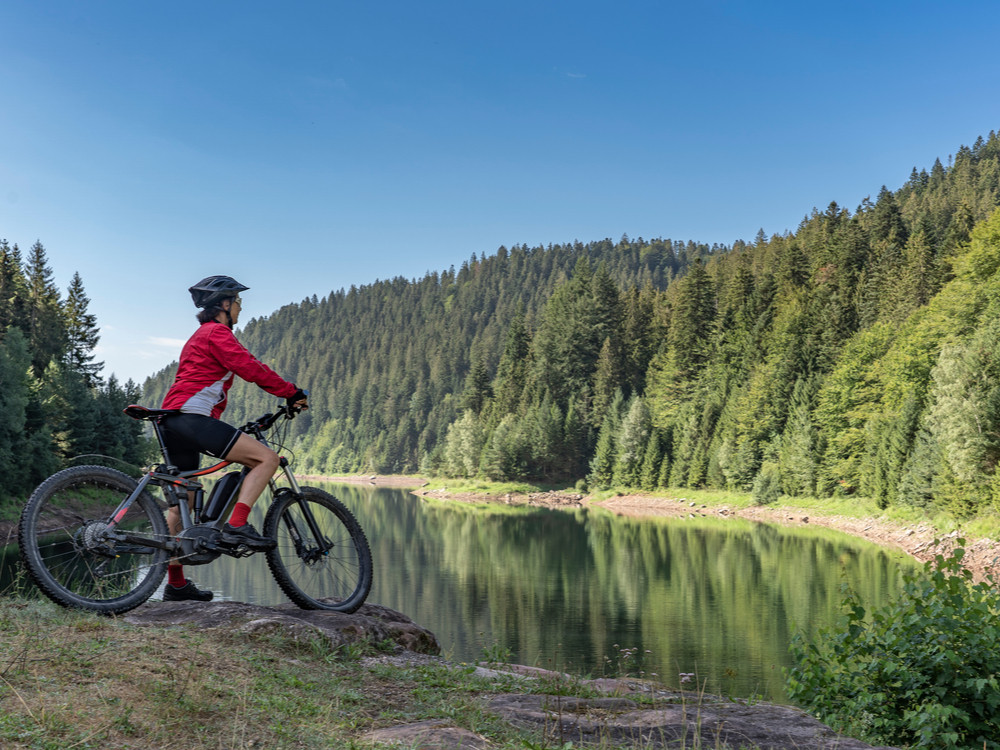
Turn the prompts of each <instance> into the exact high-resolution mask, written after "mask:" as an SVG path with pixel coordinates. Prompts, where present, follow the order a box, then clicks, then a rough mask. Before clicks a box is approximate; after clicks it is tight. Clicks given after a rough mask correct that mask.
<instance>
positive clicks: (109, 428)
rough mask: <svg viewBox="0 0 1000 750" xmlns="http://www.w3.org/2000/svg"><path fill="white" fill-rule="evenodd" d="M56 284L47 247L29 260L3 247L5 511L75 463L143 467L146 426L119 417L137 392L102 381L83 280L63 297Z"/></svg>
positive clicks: (0, 499) (0, 460) (1, 464)
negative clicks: (86, 458)
mask: <svg viewBox="0 0 1000 750" xmlns="http://www.w3.org/2000/svg"><path fill="white" fill-rule="evenodd" d="M52 279H53V274H52V269H51V268H50V267H49V265H48V258H47V256H46V253H45V248H44V247H43V245H42V244H41V242H36V243H35V244H34V245H32V246H31V250H30V251H29V253H28V258H27V259H26V260H25V259H23V257H22V255H21V251H20V249H19V248H18V246H17V245H16V244H15V245H11V244H10V243H9V242H8V241H7V240H0V478H2V479H0V506H2V505H3V503H4V502H5V501H10V500H12V499H15V498H23V497H26V496H27V494H28V493H29V492H31V490H32V489H34V487H35V486H36V485H37V484H38V483H39V482H40V481H41V480H42V479H44V478H45V477H47V476H48V475H49V474H51V473H52V472H54V471H56V470H57V469H59V468H61V467H62V465H63V464H64V463H65V462H66V461H68V460H70V459H71V458H73V457H74V456H81V455H83V454H100V455H102V456H106V457H110V458H112V459H120V460H123V461H125V462H127V463H133V464H134V463H140V462H142V461H143V460H144V452H145V450H146V443H145V441H144V440H143V439H142V436H141V429H140V426H139V424H138V423H136V422H134V421H133V420H130V419H128V418H127V417H125V416H123V415H122V413H121V410H122V409H123V408H124V407H125V406H126V405H127V404H129V403H132V402H134V401H135V400H136V399H137V398H138V394H139V387H138V385H136V384H135V383H133V382H132V381H131V380H130V381H128V382H127V383H125V385H124V386H123V385H121V384H120V383H119V382H118V381H117V380H116V379H115V378H114V376H112V377H110V378H109V379H108V380H107V381H106V382H105V381H104V380H103V378H102V377H101V374H100V373H101V369H102V367H103V366H102V364H101V363H100V362H94V361H93V360H94V354H93V349H94V347H95V346H96V345H97V342H98V340H99V339H100V335H99V330H98V326H97V321H96V319H95V317H94V316H93V315H92V314H91V313H89V312H88V311H87V308H88V306H89V304H90V300H89V299H88V298H87V294H86V291H85V289H84V286H83V281H82V280H81V278H80V275H79V274H74V276H73V281H72V283H71V284H70V287H69V289H68V290H67V295H66V297H65V298H63V296H62V294H61V293H60V292H59V290H58V289H57V288H56V287H55V284H54V283H53V280H52ZM91 462H98V463H99V462H100V460H98V459H92V460H91Z"/></svg>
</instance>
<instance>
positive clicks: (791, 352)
mask: <svg viewBox="0 0 1000 750" xmlns="http://www.w3.org/2000/svg"><path fill="white" fill-rule="evenodd" d="M998 206H1000V136H997V135H996V134H995V133H990V135H989V137H988V138H979V139H977V141H976V143H975V144H974V145H973V146H971V147H968V146H962V147H961V148H959V149H958V151H957V153H955V154H954V155H953V156H949V157H948V158H947V160H946V162H945V163H942V161H941V160H940V159H937V160H935V161H934V162H933V165H932V166H931V167H930V168H929V169H927V168H922V169H917V168H914V169H913V171H912V172H911V174H910V175H909V178H908V179H907V180H906V181H905V182H904V183H903V184H902V186H901V187H899V188H898V189H896V190H894V191H893V190H890V189H888V188H886V187H882V188H881V189H880V190H877V191H873V194H872V196H870V197H869V198H866V199H865V200H864V201H863V202H862V203H861V205H859V206H857V207H856V208H854V209H853V210H850V209H848V208H846V207H842V206H839V205H837V204H836V203H831V204H830V205H828V206H827V207H826V208H824V209H822V210H820V209H813V210H812V212H811V213H809V214H808V215H806V216H805V217H804V218H803V220H802V222H801V223H800V225H799V226H798V227H797V229H796V230H795V231H794V232H787V233H785V234H782V235H773V236H767V235H765V234H764V232H763V231H761V232H759V233H758V235H757V236H756V237H755V238H754V239H753V241H752V242H742V241H741V242H736V243H734V244H733V245H732V246H719V245H713V246H708V245H704V244H697V243H695V242H691V241H675V240H670V239H648V240H647V239H643V238H628V237H622V238H621V239H620V240H618V241H617V242H615V241H612V240H602V241H597V242H589V243H581V242H573V243H570V244H562V245H549V246H547V247H528V246H523V245H518V246H514V247H511V248H507V247H501V248H499V249H498V250H497V251H496V252H495V253H494V254H493V255H490V256H486V255H479V256H476V255H473V256H472V257H471V258H469V260H467V261H466V262H464V263H462V265H461V267H460V268H459V269H458V270H455V269H454V268H450V269H448V270H446V271H439V272H430V273H428V274H426V275H425V276H424V277H423V278H422V279H404V278H394V279H388V280H380V281H376V282H374V283H372V284H370V285H365V286H362V287H352V288H350V289H348V290H345V289H341V290H339V291H335V292H331V293H330V294H327V295H325V296H323V297H322V298H320V297H318V296H312V297H309V298H306V299H304V300H303V301H302V302H300V303H298V304H291V305H287V306H285V307H283V308H281V309H279V310H277V311H275V312H273V313H272V314H270V315H268V316H267V317H263V318H255V319H253V320H251V321H250V322H249V323H247V324H246V325H245V326H243V328H242V329H241V330H240V331H238V335H239V337H240V339H241V340H242V341H243V343H244V344H245V345H246V346H247V347H248V348H249V349H250V350H251V351H252V352H254V353H255V354H256V355H257V356H259V357H260V358H261V359H262V360H263V361H265V362H267V363H269V364H271V365H272V366H273V367H274V368H275V369H276V370H277V371H278V372H279V373H281V374H282V375H283V376H285V377H287V378H289V379H291V380H294V381H295V382H297V383H298V384H300V385H301V386H303V387H306V388H309V389H310V391H311V405H312V408H311V409H310V410H309V412H308V413H306V414H305V415H303V416H302V417H301V418H299V419H297V420H295V422H293V423H292V425H291V427H292V430H293V433H294V438H293V439H294V445H293V446H292V447H293V448H294V452H295V457H296V467H297V469H298V470H300V471H304V472H311V473H320V474H329V475H332V474H340V473H346V472H372V473H380V474H382V473H406V472H421V473H426V474H433V475H440V474H446V475H452V476H476V475H481V476H486V477H490V478H493V479H498V480H499V479H504V480H507V479H509V480H521V479H523V480H530V481H558V482H570V483H573V482H578V481H580V480H582V481H585V482H586V483H587V484H588V486H590V487H603V486H622V487H635V488H640V489H647V490H652V489H655V488H669V487H715V488H730V489H736V490H741V491H752V492H753V493H754V496H755V497H756V498H757V499H758V501H760V502H768V501H770V500H773V499H775V498H776V497H777V496H779V495H780V494H791V495H820V496H830V495H852V494H857V495H861V496H865V497H874V498H877V499H878V501H879V503H880V504H881V505H883V506H888V505H891V504H906V505H911V506H916V507H922V508H927V509H928V510H931V509H934V510H937V509H942V510H945V511H947V512H950V513H953V514H955V515H966V514H970V513H975V512H977V511H980V510H991V509H993V508H994V507H995V505H996V504H998V503H1000V476H998V474H997V464H998V462H1000V343H998V341H1000V337H998V335H997V333H998V331H997V330H996V329H997V328H1000V323H997V322H996V321H997V320H998V319H1000V315H998V313H1000V273H998V272H1000V213H998V212H997V207H998ZM37 247H39V248H40V245H38V246H37ZM35 254H36V251H35V250H34V249H33V255H32V258H29V262H28V263H26V264H23V269H22V270H20V271H18V270H17V269H18V268H19V267H21V265H22V264H21V263H20V260H19V257H18V254H17V250H16V248H14V249H11V248H8V247H7V246H6V245H4V255H3V256H2V257H3V258H5V259H6V260H4V263H5V265H4V267H3V268H4V270H3V273H4V276H3V277H2V279H0V284H2V285H6V286H0V289H3V290H4V296H3V298H2V299H0V302H2V303H3V305H5V306H4V307H0V315H4V316H6V317H4V318H0V330H4V329H6V334H5V338H4V340H3V346H2V348H0V367H2V368H7V370H5V371H4V374H3V376H2V377H3V380H4V382H5V383H6V382H7V377H8V375H7V372H8V371H10V372H22V371H25V372H28V375H27V376H25V377H24V378H23V379H22V380H23V382H22V383H21V385H20V386H19V388H21V392H22V393H23V395H22V396H19V397H17V398H20V399H21V401H23V403H24V404H25V405H24V407H23V413H24V416H23V417H22V423H23V424H25V425H29V427H28V428H27V429H23V430H16V429H15V430H11V429H9V428H4V431H3V432H0V467H4V468H5V467H7V465H8V463H9V462H10V461H11V460H20V459H21V457H22V456H23V452H22V449H21V448H18V446H23V445H27V443H25V441H30V440H35V441H36V443H37V444H44V445H46V446H48V448H49V449H50V458H49V459H48V461H49V464H50V465H51V464H55V463H58V461H59V460H60V459H61V458H64V457H65V456H67V455H70V454H71V453H73V452H80V451H79V450H77V445H80V446H83V445H84V444H85V440H84V438H81V437H76V433H74V432H73V430H74V429H81V428H77V427H74V425H73V424H71V423H70V422H71V421H72V420H69V419H68V418H67V417H65V416H64V415H67V414H69V413H71V412H70V411H67V410H65V409H62V410H60V409H56V408H54V407H52V406H51V405H49V404H51V403H54V402H52V401H51V398H50V397H49V396H47V395H45V394H46V393H47V391H46V389H50V390H58V391H59V393H60V394H62V395H61V396H60V397H61V398H63V399H64V400H66V401H67V402H72V403H77V401H74V400H73V399H79V395H78V393H77V391H73V393H74V394H77V395H74V396H73V397H72V398H70V396H67V395H65V394H66V393H67V392H68V391H69V390H71V389H70V387H69V386H68V385H63V386H60V388H59V389H56V388H55V386H54V385H53V384H54V383H56V382H62V380H60V378H62V379H63V380H66V381H67V382H70V381H71V382H73V383H75V384H76V385H74V386H73V388H77V389H79V388H82V389H83V390H85V391H87V393H88V394H89V395H88V399H89V400H85V401H81V402H79V403H87V404H91V406H92V408H95V409H96V408H99V405H101V404H105V402H108V403H111V402H114V401H115V400H116V399H117V398H118V395H119V394H120V392H122V391H128V390H129V388H130V387H131V386H127V387H126V388H124V389H123V388H121V387H120V386H118V384H117V383H111V382H109V383H107V384H102V383H100V382H99V381H97V380H96V374H95V371H94V370H93V369H90V370H88V369H87V367H88V362H89V361H87V360H86V359H85V355H86V352H87V351H88V345H87V344H86V341H85V337H84V336H83V335H82V333H81V331H83V330H88V331H89V332H90V333H91V334H93V335H96V325H95V324H94V323H91V324H90V328H89V329H88V327H87V325H83V326H82V327H81V326H80V325H79V324H72V323H71V321H72V320H73V313H72V312H70V310H71V308H72V305H71V303H70V299H69V298H68V299H67V300H65V301H62V300H60V299H59V297H58V294H56V293H55V292H54V290H52V289H49V291H48V293H47V294H48V296H47V297H45V299H46V300H48V301H47V302H45V303H44V304H43V303H42V298H43V297H44V295H42V296H39V293H38V292H35V291H33V290H34V286H33V284H34V283H35V282H34V281H33V280H32V279H33V276H34V275H37V274H38V273H40V272H39V271H38V270H34V268H33V265H34V264H37V262H39V261H38V259H37V258H35V257H34V256H35ZM41 254H42V266H43V267H44V253H43V251H42V252H41ZM8 266H10V267H12V268H14V269H15V272H14V273H13V275H11V274H10V272H9V271H8V270H7V269H8ZM42 275H43V276H44V273H43V274H42ZM8 276H11V278H14V279H15V281H14V282H13V283H14V286H13V287H11V286H10V285H9V284H10V283H11V282H9V281H7V278H8ZM332 281H333V280H332ZM18 285H20V286H18ZM43 286H44V285H43ZM11 288H17V289H20V288H23V290H24V291H23V292H19V293H18V294H16V295H14V296H13V297H12V296H11V295H10V294H9V293H8V292H7V291H6V290H8V289H11ZM72 294H73V292H72V290H71V297H72ZM77 294H78V295H81V296H82V287H81V289H80V290H79V291H78V293H77ZM15 298H16V300H19V301H18V302H16V304H17V305H19V306H20V307H12V304H14V303H12V302H11V301H10V300H11V299H15ZM84 299H85V297H84ZM46 305H47V307H46ZM84 309H85V305H84ZM40 310H49V311H50V314H52V315H56V316H57V317H58V318H59V320H60V321H63V323H62V324H61V325H62V326H63V328H62V329H60V330H62V331H63V335H62V338H60V339H59V340H58V341H56V340H52V341H44V340H42V338H41V335H40V333H39V331H41V330H45V331H47V332H48V331H50V330H51V327H36V326H35V324H34V323H31V322H29V321H31V320H34V318H33V317H32V316H33V315H36V314H40V312H38V311H40ZM32 311H34V312H32ZM12 323H13V325H12ZM195 325H196V323H195V321H194V317H193V315H192V330H193V328H194V326H195ZM81 355H82V356H81ZM22 365H24V367H22ZM172 375H173V368H167V369H165V370H164V371H162V372H160V373H157V374H156V375H154V376H153V377H151V378H150V379H148V380H147V382H146V383H145V384H144V386H143V393H142V398H141V400H142V402H143V403H147V404H149V405H154V406H155V405H158V403H159V400H160V399H161V398H162V396H163V394H164V393H165V391H166V389H167V387H168V386H169V384H170V381H171V378H172ZM82 392H83V391H79V393H82ZM0 398H3V399H6V400H7V401H6V402H5V403H8V402H10V399H11V398H13V397H12V396H11V395H10V394H9V393H3V394H0ZM19 403H20V402H19ZM275 403H276V401H275V399H274V398H273V397H271V396H268V395H267V394H265V393H264V392H262V391H260V390H259V389H257V388H256V387H255V386H247V385H245V384H239V385H237V386H236V387H234V389H233V392H232V394H231V398H230V404H231V406H230V408H229V410H228V411H227V413H226V419H227V420H228V421H230V422H232V423H236V424H239V423H241V422H242V421H244V420H246V419H249V418H251V417H255V416H259V414H260V413H263V412H265V411H268V410H270V409H272V408H273V406H274V404H275ZM100 408H103V407H100ZM46 409H48V411H47V412H46V411H45V410H46ZM2 413H3V415H4V419H7V418H8V410H7V409H6V408H4V409H3V410H2ZM53 415H59V419H61V420H62V421H53ZM32 420H34V421H32ZM32 425H33V426H32ZM116 429H117V428H116ZM109 434H110V433H109ZM90 439H92V440H98V439H99V438H98V437H97V436H96V435H95V436H94V437H93V438H90ZM13 440H17V441H20V442H18V443H17V444H16V445H15V443H14V442H11V441H13ZM116 440H119V442H120V443H121V446H123V447H120V448H112V449H109V450H112V451H113V450H118V451H119V453H121V454H123V455H124V454H125V453H127V451H128V450H129V448H127V447H124V446H126V443H125V442H121V440H120V439H118V438H116ZM74 441H76V442H74ZM116 444H117V443H116ZM95 445H96V443H95ZM128 445H132V444H131V443H129V444H128ZM88 450H90V448H88ZM5 461H6V462H7V463H5ZM5 475H6V476H10V474H9V473H6V474H5Z"/></svg>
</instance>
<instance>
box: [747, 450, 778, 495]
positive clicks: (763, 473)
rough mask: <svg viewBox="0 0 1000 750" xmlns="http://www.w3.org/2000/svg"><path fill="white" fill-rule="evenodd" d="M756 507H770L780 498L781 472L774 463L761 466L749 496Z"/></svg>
mask: <svg viewBox="0 0 1000 750" xmlns="http://www.w3.org/2000/svg"><path fill="white" fill-rule="evenodd" d="M751 497H753V501H754V502H755V503H756V504H757V505H770V504H771V503H776V502H778V499H779V498H780V497H781V470H780V469H779V468H778V464H776V463H775V462H774V461H765V462H764V463H763V464H761V467H760V473H759V474H758V475H757V478H756V479H755V480H754V483H753V493H752V495H751Z"/></svg>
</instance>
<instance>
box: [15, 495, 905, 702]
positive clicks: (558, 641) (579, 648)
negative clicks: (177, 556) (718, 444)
mask: <svg viewBox="0 0 1000 750" xmlns="http://www.w3.org/2000/svg"><path fill="white" fill-rule="evenodd" d="M311 484H314V485H316V486H319V487H322V488H323V489H325V490H327V491H328V492H331V493H332V494H334V495H336V496H337V497H339V498H340V499H341V500H342V501H344V503H345V504H346V505H347V506H348V507H350V508H351V510H352V511H353V512H354V514H355V515H356V516H357V518H358V520H359V521H360V523H361V525H362V527H363V528H364V529H365V531H366V533H367V535H368V539H369V542H370V544H371V548H372V555H373V557H374V561H375V571H374V583H373V585H372V591H371V594H370V596H369V598H368V601H369V602H371V603H377V604H382V605H385V606H387V607H391V608H392V609H396V610H398V611H400V612H403V613H404V614H406V615H407V616H409V617H410V618H412V619H413V620H414V621H415V622H417V623H419V624H420V625H423V626H424V627H426V628H428V629H429V630H431V631H432V632H433V633H434V634H435V635H436V636H437V637H438V640H439V642H440V643H441V646H442V649H443V652H444V655H445V656H447V657H449V658H451V659H453V660H456V661H467V662H472V661H477V660H480V659H482V658H484V657H486V656H497V655H499V656H505V657H508V658H509V660H510V661H513V662H516V663H521V664H529V665H533V666H539V667H544V668H548V669H559V670H564V671H567V672H570V673H573V674H578V675H592V676H619V675H623V674H629V675H632V676H636V675H639V674H643V675H645V676H648V677H653V678H655V679H658V680H660V681H662V682H664V683H666V684H668V685H673V686H677V685H678V684H679V679H680V678H679V675H681V674H693V675H695V676H696V677H695V678H693V679H692V681H691V682H690V683H689V684H688V685H687V686H688V687H691V688H692V689H695V685H696V684H697V687H698V688H702V689H704V690H707V691H708V692H710V693H718V694H723V695H729V696H732V697H743V698H748V697H757V698H763V699H766V700H772V701H777V702H782V701H785V700H786V698H785V692H784V686H783V685H784V676H783V674H782V667H785V666H788V665H790V660H789V656H788V643H789V640H790V638H791V635H792V633H793V632H795V631H796V629H800V628H801V629H804V630H806V631H807V632H810V633H816V632H817V631H818V630H819V629H820V628H824V627H828V626H829V625H831V624H832V623H834V622H835V621H836V619H837V617H838V615H839V614H840V602H841V600H842V598H843V593H842V587H843V586H844V585H845V584H847V585H850V586H851V587H852V588H854V589H855V590H857V591H858V592H859V594H860V596H861V599H862V601H863V602H865V604H866V605H867V606H868V607H869V608H870V607H871V606H874V605H878V604H881V603H884V602H887V601H889V600H891V599H892V597H894V596H895V595H896V594H897V592H898V591H899V589H900V582H899V574H900V571H901V570H904V569H907V570H908V569H913V568H916V567H917V564H916V563H915V562H913V561H912V560H911V559H910V558H908V557H906V556H905V555H904V554H902V553H900V552H895V551H891V550H886V549H884V548H881V547H878V546H876V545H873V544H870V543H868V542H865V541H862V540H857V539H854V538H852V537H849V536H847V535H844V534H840V533H838V532H833V531H829V530H826V529H820V528H805V529H801V528H796V529H788V528H783V527H780V526H773V525H767V524H757V523H753V522H750V521H744V520H741V519H726V520H724V519H679V518H644V519H635V518H627V517H620V516H616V515H613V514H612V513H609V512H607V511H603V510H600V509H579V510H575V511H563V510H547V509H538V508H525V507H510V506H503V505H491V506H486V507H480V506H471V505H467V504H464V503H457V502H456V503H448V502H441V501H432V500H426V499H423V498H420V497H417V496H415V495H413V494H411V493H410V492H408V491H406V490H400V489H386V488H375V487H367V486H358V485H329V484H325V485H324V484H322V483H316V482H312V483H311ZM256 513H260V511H259V509H255V514H256ZM261 515H262V513H261ZM252 520H254V521H255V523H256V525H257V527H258V528H260V526H261V523H260V520H261V519H260V517H255V518H252ZM12 551H13V550H8V552H12ZM12 563H13V559H12V558H11V557H10V556H9V555H8V556H7V557H6V559H5V560H4V561H3V562H2V565H0V574H3V575H7V574H9V571H10V568H11V565H12ZM187 574H188V576H189V577H191V578H193V579H194V580H195V581H197V583H198V584H199V586H202V587H205V586H208V587H210V588H211V589H213V590H214V591H215V592H216V597H217V598H225V599H235V600H240V601H247V602H253V603H258V604H277V603H280V602H283V601H286V600H285V597H284V595H283V594H282V593H281V591H280V589H278V587H277V585H276V584H275V583H274V581H273V580H272V579H271V576H270V573H269V571H268V569H267V564H266V562H265V559H264V557H263V555H255V556H253V557H251V558H248V559H244V560H233V559H231V558H226V557H223V558H220V559H218V560H216V561H215V562H213V563H211V564H210V565H206V566H198V567H195V566H190V567H188V568H187ZM0 585H3V584H0ZM3 588H4V590H5V589H6V585H3Z"/></svg>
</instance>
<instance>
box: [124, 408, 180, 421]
mask: <svg viewBox="0 0 1000 750" xmlns="http://www.w3.org/2000/svg"><path fill="white" fill-rule="evenodd" d="M122 411H123V412H125V414H127V415H128V416H130V417H132V419H148V420H154V419H159V418H160V417H165V416H167V415H168V414H176V413H177V412H176V410H174V409H149V408H147V407H145V406H139V405H138V404H131V405H130V406H126V407H125V408H124V409H122Z"/></svg>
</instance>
